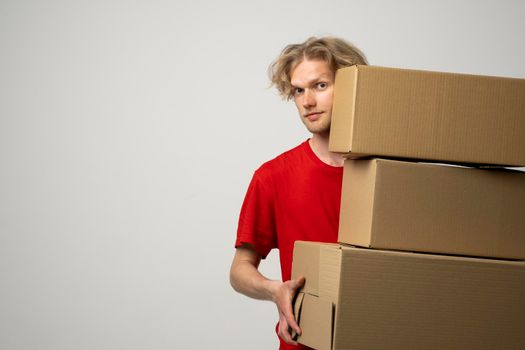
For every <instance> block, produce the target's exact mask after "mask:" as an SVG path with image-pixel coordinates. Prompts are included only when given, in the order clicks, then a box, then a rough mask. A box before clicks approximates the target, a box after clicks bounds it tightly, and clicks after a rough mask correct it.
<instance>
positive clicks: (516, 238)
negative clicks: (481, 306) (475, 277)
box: [338, 159, 525, 259]
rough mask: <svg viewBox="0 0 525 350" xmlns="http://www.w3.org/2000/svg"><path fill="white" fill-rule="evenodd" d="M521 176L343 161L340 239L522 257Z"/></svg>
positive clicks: (524, 190)
mask: <svg viewBox="0 0 525 350" xmlns="http://www.w3.org/2000/svg"><path fill="white" fill-rule="evenodd" d="M524 205H525V173H524V172H518V171H510V170H500V169H474V168H463V167H452V166H445V165H435V164H421V163H412V162H402V161H393V160H385V159H371V160H346V161H345V168H344V174H343V190H342V198H341V213H340V215H341V216H340V223H339V238H338V240H339V242H341V243H348V244H353V245H358V246H363V247H372V248H382V249H397V250H407V251H421V252H433V253H443V254H459V255H473V256H485V257H496V258H507V259H525V210H524Z"/></svg>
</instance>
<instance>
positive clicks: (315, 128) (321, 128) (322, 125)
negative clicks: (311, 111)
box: [301, 116, 330, 135]
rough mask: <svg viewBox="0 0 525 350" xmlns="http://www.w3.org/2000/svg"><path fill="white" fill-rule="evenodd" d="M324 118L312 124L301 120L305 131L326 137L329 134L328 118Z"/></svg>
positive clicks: (303, 119)
mask: <svg viewBox="0 0 525 350" xmlns="http://www.w3.org/2000/svg"><path fill="white" fill-rule="evenodd" d="M324 117H325V118H323V117H321V118H320V119H318V120H316V121H314V122H311V121H309V120H308V119H306V118H305V117H301V120H302V122H303V124H304V126H306V129H307V130H308V131H309V132H311V133H312V134H323V135H327V134H329V133H330V118H326V116H324Z"/></svg>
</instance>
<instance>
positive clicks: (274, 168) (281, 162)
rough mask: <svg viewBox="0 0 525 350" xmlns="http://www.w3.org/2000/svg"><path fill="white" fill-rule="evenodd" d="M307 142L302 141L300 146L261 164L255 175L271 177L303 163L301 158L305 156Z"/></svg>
mask: <svg viewBox="0 0 525 350" xmlns="http://www.w3.org/2000/svg"><path fill="white" fill-rule="evenodd" d="M307 147H309V146H308V141H304V142H302V143H301V144H299V145H297V146H295V147H294V148H292V149H289V150H287V151H285V152H283V153H281V154H279V155H278V156H277V157H275V158H273V159H271V160H269V161H267V162H265V163H263V164H262V165H261V166H260V167H259V169H257V171H256V173H258V174H259V175H261V176H271V175H273V174H276V173H279V172H281V171H283V170H285V169H287V168H289V167H291V166H295V165H296V164H295V163H297V162H299V163H301V162H303V159H302V158H303V157H305V156H307V155H306V152H307Z"/></svg>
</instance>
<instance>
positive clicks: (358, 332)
mask: <svg viewBox="0 0 525 350" xmlns="http://www.w3.org/2000/svg"><path fill="white" fill-rule="evenodd" d="M300 275H303V276H305V278H306V283H305V286H304V287H303V289H302V290H301V291H300V293H299V294H298V297H297V298H296V301H295V304H294V309H295V312H296V318H297V319H298V322H299V325H300V327H301V329H302V334H301V336H299V337H298V341H299V343H302V344H304V345H307V346H310V347H313V348H315V349H320V350H325V349H326V350H339V349H525V332H524V329H525V298H524V296H525V262H523V261H507V260H496V259H481V258H467V257H457V256H447V255H434V254H422V253H410V252H395V251H386V250H376V249H367V248H355V247H350V246H343V245H337V244H326V243H312V242H296V244H295V250H294V261H293V272H292V278H296V277H298V276H300Z"/></svg>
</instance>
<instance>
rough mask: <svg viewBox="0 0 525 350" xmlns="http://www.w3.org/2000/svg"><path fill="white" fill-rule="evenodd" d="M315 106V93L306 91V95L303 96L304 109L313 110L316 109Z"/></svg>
mask: <svg viewBox="0 0 525 350" xmlns="http://www.w3.org/2000/svg"><path fill="white" fill-rule="evenodd" d="M315 104H316V101H315V93H314V92H313V91H311V90H310V89H305V90H304V94H303V107H304V108H311V107H314V106H315Z"/></svg>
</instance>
